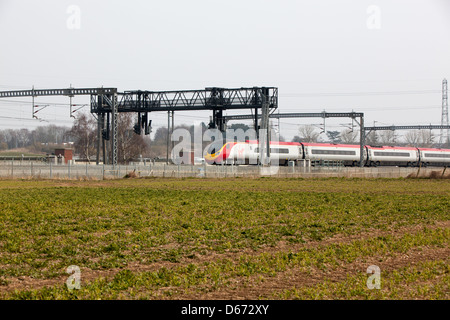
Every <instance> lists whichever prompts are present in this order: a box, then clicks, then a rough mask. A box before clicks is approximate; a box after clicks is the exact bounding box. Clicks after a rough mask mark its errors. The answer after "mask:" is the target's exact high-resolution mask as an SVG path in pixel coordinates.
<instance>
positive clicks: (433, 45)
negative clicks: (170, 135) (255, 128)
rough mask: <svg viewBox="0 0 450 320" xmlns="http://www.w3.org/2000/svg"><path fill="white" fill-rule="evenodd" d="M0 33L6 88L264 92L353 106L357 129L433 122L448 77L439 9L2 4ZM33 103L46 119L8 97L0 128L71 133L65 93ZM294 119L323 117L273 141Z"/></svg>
mask: <svg viewBox="0 0 450 320" xmlns="http://www.w3.org/2000/svg"><path fill="white" fill-rule="evenodd" d="M0 38H1V40H2V45H1V50H0V90H4V91H6V90H20V89H30V88H31V87H32V86H33V85H34V86H35V88H37V89H41V88H42V89H45V88H66V87H69V86H70V85H72V86H74V87H99V86H105V87H117V88H118V89H119V91H125V90H135V89H136V90H137V89H140V90H154V91H156V90H173V89H175V90H178V89H179V90H185V89H186V90H187V89H203V88H205V87H212V86H220V87H230V88H235V87H245V86H250V87H253V86H274V87H278V88H279V110H280V112H321V111H324V110H326V111H328V112H335V111H342V112H349V111H352V110H354V111H359V112H364V113H365V115H366V117H365V118H366V124H367V125H373V123H374V121H376V124H377V125H382V124H389V125H391V124H430V123H432V124H439V123H440V121H441V104H442V80H443V79H444V78H447V79H449V80H450V40H449V39H450V1H449V0H385V1H382V0H370V1H367V0H341V1H336V0H314V1H313V0H310V1H300V0H296V1H295V0H292V1H289V0H277V1H268V0H266V1H264V0H239V1H237V0H227V1H216V0H190V1H186V0H184V1H183V0H165V1H148V0H147V1H138V0H128V1H113V0H101V1H100V0H94V1H92V0H91V1H82V0H72V1H64V0H58V1H56V0H47V1H44V0H37V1H36V0H28V1H27V0H0ZM36 100H37V102H36V103H40V104H43V105H45V104H46V103H51V104H50V106H49V107H47V108H45V109H44V110H42V111H41V112H40V113H39V116H40V118H41V119H43V120H45V121H47V122H39V121H38V120H31V112H32V111H31V99H30V98H20V99H19V98H18V99H7V100H2V101H0V109H1V110H2V112H1V114H0V128H2V129H4V128H21V127H27V128H30V129H31V128H34V127H35V126H37V125H46V124H49V123H54V124H59V125H67V126H70V125H71V124H72V120H71V118H70V117H69V108H68V105H67V104H68V102H69V101H68V98H65V97H61V98H38V99H36ZM74 102H75V103H78V104H87V103H89V98H88V97H78V98H75V99H74ZM53 103H60V104H61V105H55V104H53ZM84 109H85V110H86V111H88V110H89V108H88V107H86V108H84ZM231 113H232V111H230V112H228V114H231ZM234 113H235V112H233V114H234ZM245 113H248V112H245ZM209 116H210V114H209V113H208V112H205V113H199V112H195V113H194V112H191V113H189V112H183V113H176V115H175V120H176V122H177V123H185V124H193V123H194V121H196V120H204V121H205V122H207V121H208V119H209ZM152 118H153V123H154V127H155V128H157V127H158V126H163V125H165V124H166V122H167V115H166V113H154V114H152ZM275 122H277V121H275ZM305 123H313V124H315V125H317V126H320V124H321V123H322V119H320V118H319V119H282V120H281V134H282V135H284V136H285V137H287V138H292V136H294V135H295V134H297V131H298V128H299V126H300V125H301V124H305ZM348 123H350V120H348V119H334V120H332V119H327V127H326V130H341V129H343V128H344V125H345V124H348Z"/></svg>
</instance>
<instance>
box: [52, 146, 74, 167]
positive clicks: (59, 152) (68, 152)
mask: <svg viewBox="0 0 450 320" xmlns="http://www.w3.org/2000/svg"><path fill="white" fill-rule="evenodd" d="M55 156H57V157H63V159H64V163H65V164H67V163H69V161H72V160H73V149H55Z"/></svg>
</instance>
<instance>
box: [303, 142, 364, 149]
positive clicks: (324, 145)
mask: <svg viewBox="0 0 450 320" xmlns="http://www.w3.org/2000/svg"><path fill="white" fill-rule="evenodd" d="M302 144H303V145H305V146H311V147H340V148H358V149H359V148H360V145H359V144H358V145H357V144H338V143H316V142H311V143H309V142H302Z"/></svg>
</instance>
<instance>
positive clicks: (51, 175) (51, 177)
mask: <svg viewBox="0 0 450 320" xmlns="http://www.w3.org/2000/svg"><path fill="white" fill-rule="evenodd" d="M50 179H53V174H52V162H51V161H50Z"/></svg>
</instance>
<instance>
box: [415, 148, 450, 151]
mask: <svg viewBox="0 0 450 320" xmlns="http://www.w3.org/2000/svg"><path fill="white" fill-rule="evenodd" d="M419 150H421V151H435V152H436V151H438V152H450V149H440V148H420V147H419Z"/></svg>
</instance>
